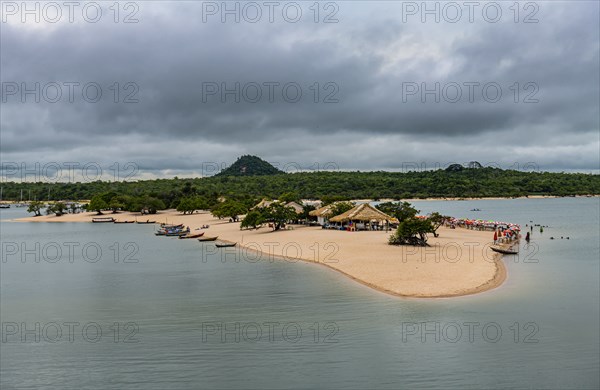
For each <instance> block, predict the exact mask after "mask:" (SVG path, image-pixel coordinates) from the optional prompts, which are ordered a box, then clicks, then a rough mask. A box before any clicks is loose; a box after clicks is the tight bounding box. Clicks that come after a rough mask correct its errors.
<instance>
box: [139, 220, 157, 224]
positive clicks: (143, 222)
mask: <svg viewBox="0 0 600 390" xmlns="http://www.w3.org/2000/svg"><path fill="white" fill-rule="evenodd" d="M135 223H139V224H149V223H156V221H150V220H147V221H135Z"/></svg>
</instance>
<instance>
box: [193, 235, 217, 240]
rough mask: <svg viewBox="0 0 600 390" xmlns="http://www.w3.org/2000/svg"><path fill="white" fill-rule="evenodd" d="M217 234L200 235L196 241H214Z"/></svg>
mask: <svg viewBox="0 0 600 390" xmlns="http://www.w3.org/2000/svg"><path fill="white" fill-rule="evenodd" d="M217 238H219V236H216V237H200V238H199V239H198V241H216V240H217Z"/></svg>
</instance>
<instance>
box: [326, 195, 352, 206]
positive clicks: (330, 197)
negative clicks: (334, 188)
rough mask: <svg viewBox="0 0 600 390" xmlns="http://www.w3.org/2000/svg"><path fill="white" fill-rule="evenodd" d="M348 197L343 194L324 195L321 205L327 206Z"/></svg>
mask: <svg viewBox="0 0 600 390" xmlns="http://www.w3.org/2000/svg"><path fill="white" fill-rule="evenodd" d="M347 199H348V198H347V197H345V196H341V195H324V196H322V197H321V206H327V205H330V204H332V203H335V202H342V201H345V200H347Z"/></svg>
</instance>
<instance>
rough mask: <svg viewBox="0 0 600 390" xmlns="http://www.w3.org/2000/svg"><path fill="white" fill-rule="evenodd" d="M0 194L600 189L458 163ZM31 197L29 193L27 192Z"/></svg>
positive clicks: (314, 195)
mask: <svg viewBox="0 0 600 390" xmlns="http://www.w3.org/2000/svg"><path fill="white" fill-rule="evenodd" d="M2 188H3V200H19V199H20V196H21V190H22V191H23V197H24V200H28V199H32V200H33V199H37V200H42V201H46V200H81V199H91V198H92V197H93V196H94V195H96V194H100V193H105V192H112V193H116V194H119V195H128V196H136V197H140V196H151V197H153V198H157V199H160V200H161V201H162V202H164V204H165V205H166V206H167V207H176V205H177V204H178V203H179V200H180V199H181V198H185V197H191V196H196V195H198V196H202V197H204V198H207V199H209V200H214V199H217V198H218V197H221V196H224V197H226V198H230V199H236V200H240V201H247V202H253V201H254V200H256V199H259V198H262V197H268V198H278V197H280V196H281V195H282V194H284V193H294V194H296V195H297V197H298V198H305V199H320V198H322V197H324V196H336V197H338V198H340V199H364V198H369V199H381V198H392V199H408V198H425V197H516V196H525V195H556V196H569V195H588V194H600V175H591V174H565V173H548V172H521V171H514V170H501V169H497V168H463V169H458V170H456V169H454V170H453V169H446V170H436V171H424V172H405V173H396V172H310V173H308V172H307V173H290V174H285V173H278V174H274V175H262V176H228V175H224V176H212V177H207V178H196V179H178V178H174V179H157V180H144V181H135V182H131V181H128V182H108V181H95V182H88V183H43V182H38V183H18V182H4V183H2ZM30 197H31V198H30Z"/></svg>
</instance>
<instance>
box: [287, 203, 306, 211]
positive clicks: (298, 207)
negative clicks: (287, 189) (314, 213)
mask: <svg viewBox="0 0 600 390" xmlns="http://www.w3.org/2000/svg"><path fill="white" fill-rule="evenodd" d="M285 205H286V206H287V207H291V208H293V209H294V211H295V212H296V214H302V213H303V212H304V207H302V205H301V204H299V203H296V202H294V201H292V202H287V203H286V204H285Z"/></svg>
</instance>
